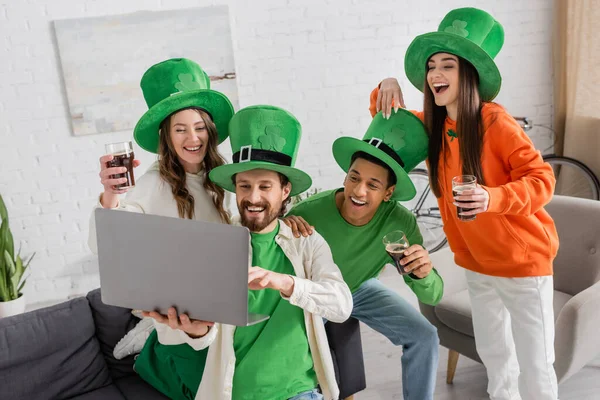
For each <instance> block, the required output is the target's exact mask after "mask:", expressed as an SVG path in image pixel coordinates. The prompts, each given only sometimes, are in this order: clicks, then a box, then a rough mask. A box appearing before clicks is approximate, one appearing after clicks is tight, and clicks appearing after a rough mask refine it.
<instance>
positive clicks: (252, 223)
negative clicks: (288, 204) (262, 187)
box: [238, 200, 279, 232]
mask: <svg viewBox="0 0 600 400" xmlns="http://www.w3.org/2000/svg"><path fill="white" fill-rule="evenodd" d="M247 207H257V208H264V211H263V212H261V215H263V217H261V218H247V217H246V213H248V212H249V211H248V210H247ZM238 211H239V213H240V217H241V222H242V225H243V226H245V227H246V228H248V229H249V230H250V232H260V231H262V230H263V229H265V228H266V227H267V226H269V224H270V223H271V222H273V221H274V220H276V219H277V218H278V217H279V208H278V209H273V208H272V207H271V205H270V204H269V203H267V202H264V203H256V204H252V203H250V202H249V201H247V200H244V201H242V203H241V204H239V205H238Z"/></svg>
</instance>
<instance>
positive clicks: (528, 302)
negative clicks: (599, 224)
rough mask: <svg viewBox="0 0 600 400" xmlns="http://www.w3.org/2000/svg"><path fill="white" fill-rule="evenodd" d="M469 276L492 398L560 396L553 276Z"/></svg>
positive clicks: (553, 398)
mask: <svg viewBox="0 0 600 400" xmlns="http://www.w3.org/2000/svg"><path fill="white" fill-rule="evenodd" d="M466 276H467V285H468V288H469V296H470V298H471V307H472V310H473V328H474V331H475V343H476V346H477V353H478V354H479V357H481V360H482V361H483V364H484V365H485V368H486V370H487V376H488V394H489V395H490V399H492V400H519V399H522V400H557V398H558V389H557V386H558V385H557V381H556V373H555V372H554V366H553V364H554V310H553V304H552V302H553V297H554V296H553V294H554V288H553V283H552V280H553V279H552V276H540V277H528V278H499V277H495V276H488V275H483V274H479V273H476V272H473V271H468V270H467V271H466ZM515 350H516V351H515ZM519 371H520V373H519ZM517 382H518V383H517Z"/></svg>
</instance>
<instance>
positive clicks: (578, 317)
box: [419, 196, 600, 383]
mask: <svg viewBox="0 0 600 400" xmlns="http://www.w3.org/2000/svg"><path fill="white" fill-rule="evenodd" d="M546 210H547V211H548V212H549V213H550V215H551V216H552V218H553V219H554V222H555V224H556V229H557V231H558V236H559V239H560V248H559V250H558V255H557V257H556V259H555V260H554V318H555V321H556V337H555V342H554V349H555V353H556V361H555V363H554V369H555V370H556V375H557V378H558V381H559V382H563V381H565V380H566V379H568V378H569V377H570V376H572V375H573V374H575V373H576V372H577V371H579V370H580V369H581V368H582V367H584V366H585V365H586V364H587V363H589V362H590V361H592V360H593V359H594V358H595V357H596V356H597V355H598V354H600V340H598V332H600V202H599V201H593V200H585V199H579V198H575V197H563V196H554V198H553V200H552V201H551V202H550V204H548V206H546ZM431 259H432V262H433V264H434V265H435V267H436V269H437V270H438V272H439V273H440V274H441V275H442V277H443V278H444V284H445V287H444V297H443V299H442V301H441V302H440V303H439V304H438V305H437V306H435V307H432V306H429V305H426V304H422V303H421V304H419V307H420V309H421V312H422V313H423V315H424V316H425V317H426V318H427V319H428V320H429V322H431V323H432V324H433V325H435V326H436V327H437V329H438V335H439V337H440V343H441V345H442V346H444V347H446V348H448V349H449V350H450V354H449V357H448V375H447V380H446V381H447V383H452V380H453V378H454V371H455V368H456V363H457V361H458V355H459V354H462V355H464V356H466V357H468V358H470V359H473V360H475V361H477V362H481V359H480V358H479V356H478V355H477V350H476V349H475V339H474V334H473V321H472V319H471V303H470V300H469V293H468V291H467V284H466V280H465V277H464V270H463V269H462V268H460V267H458V266H457V265H456V264H454V256H453V254H452V252H451V251H450V250H449V249H443V250H440V251H438V252H436V253H435V254H432V256H431Z"/></svg>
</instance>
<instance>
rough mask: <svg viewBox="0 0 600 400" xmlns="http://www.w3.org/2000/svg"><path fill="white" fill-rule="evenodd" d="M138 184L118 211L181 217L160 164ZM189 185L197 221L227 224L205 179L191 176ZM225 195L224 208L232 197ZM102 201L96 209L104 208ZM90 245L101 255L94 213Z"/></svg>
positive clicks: (187, 182)
mask: <svg viewBox="0 0 600 400" xmlns="http://www.w3.org/2000/svg"><path fill="white" fill-rule="evenodd" d="M135 183H136V185H135V187H134V188H132V189H130V190H129V192H127V195H126V196H125V199H123V200H122V201H119V204H118V205H117V207H115V208H114V209H116V210H124V211H132V212H138V213H144V214H153V215H160V216H163V217H175V218H178V217H179V213H178V211H177V203H176V202H175V198H174V197H173V192H172V191H171V186H170V185H169V184H168V183H167V182H165V181H164V180H163V179H162V178H161V177H160V173H159V170H158V162H155V163H154V164H152V165H151V166H150V168H148V171H146V173H145V174H144V175H142V176H140V177H139V178H137V179H136V182H135ZM185 183H186V186H187V189H188V190H189V192H190V194H191V195H192V196H194V219H195V220H200V221H205V222H223V221H222V220H221V217H220V216H219V213H218V212H217V209H216V208H215V206H214V204H213V201H212V194H210V193H208V192H207V191H206V189H204V186H202V185H203V184H204V176H203V175H202V174H197V175H196V174H190V173H187V174H186V180H185ZM225 193H226V194H225V201H224V205H226V204H227V202H228V200H229V196H230V195H229V193H228V192H225ZM99 200H100V199H98V203H97V204H96V206H95V207H94V209H96V208H101V207H102V204H100V201H99ZM88 245H89V247H90V250H91V251H92V252H93V253H94V254H98V247H97V243H96V221H95V218H94V212H93V210H92V216H91V218H90V230H89V236H88Z"/></svg>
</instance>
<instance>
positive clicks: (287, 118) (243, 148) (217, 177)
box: [209, 106, 312, 196]
mask: <svg viewBox="0 0 600 400" xmlns="http://www.w3.org/2000/svg"><path fill="white" fill-rule="evenodd" d="M229 133H230V137H229V140H230V142H231V150H232V151H233V164H226V165H221V166H219V167H217V168H214V169H213V170H212V171H210V174H209V177H210V179H211V180H212V181H213V182H215V183H216V184H217V185H219V186H221V187H222V188H223V189H225V190H228V191H230V192H235V185H234V184H233V182H232V180H231V178H232V176H233V175H235V174H237V173H239V172H244V171H250V170H253V169H268V170H271V171H276V172H280V173H282V174H283V175H285V176H287V177H288V179H289V180H290V183H291V184H292V190H291V193H290V195H291V196H295V195H297V194H300V193H302V192H304V191H305V190H306V189H308V188H309V187H310V186H311V185H312V179H310V176H308V174H306V173H305V172H303V171H300V170H299V169H296V168H294V164H295V163H296V155H297V153H298V147H299V146H300V137H301V136H302V128H301V126H300V123H299V122H298V120H297V119H296V117H294V116H293V115H292V114H291V113H290V112H288V111H286V110H283V109H281V108H278V107H273V106H250V107H246V108H243V109H241V110H239V111H238V112H237V113H236V114H235V115H234V116H233V118H232V119H231V122H230V123H229Z"/></svg>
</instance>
